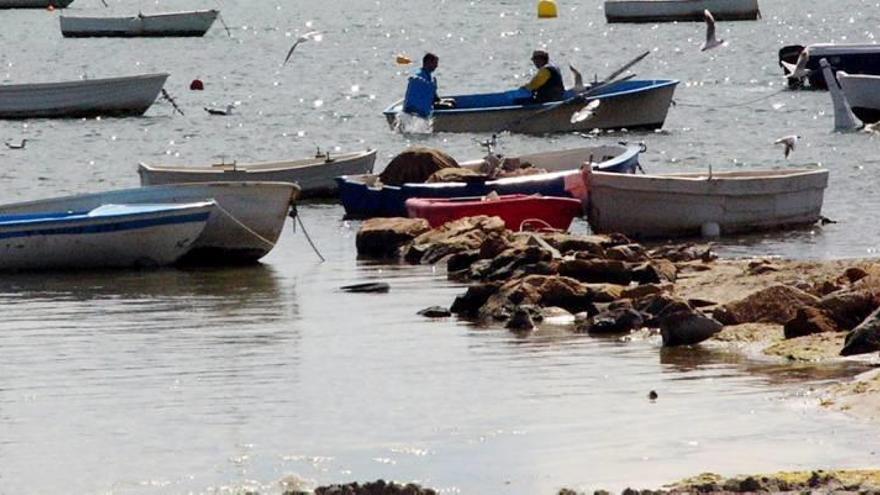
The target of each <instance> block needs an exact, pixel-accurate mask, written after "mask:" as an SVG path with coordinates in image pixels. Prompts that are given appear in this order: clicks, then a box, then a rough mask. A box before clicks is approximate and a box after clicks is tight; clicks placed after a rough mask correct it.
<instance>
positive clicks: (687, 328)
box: [660, 310, 724, 347]
mask: <svg viewBox="0 0 880 495" xmlns="http://www.w3.org/2000/svg"><path fill="white" fill-rule="evenodd" d="M723 327H724V326H723V325H722V324H721V323H719V322H718V321H716V320H715V319H713V318H710V317H708V316H706V315H704V314H702V313H698V312H696V311H693V310H691V311H678V312H675V313H672V314H670V315H668V316H665V317H663V318H662V319H661V320H660V335H661V336H662V337H663V346H664V347H675V346H680V345H695V344H699V343H700V342H702V341H704V340H706V339H709V338H710V337H712V336H713V335H715V334H716V333H718V332H720V331H721V329H722V328H723Z"/></svg>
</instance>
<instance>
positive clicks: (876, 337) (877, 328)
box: [840, 309, 880, 356]
mask: <svg viewBox="0 0 880 495" xmlns="http://www.w3.org/2000/svg"><path fill="white" fill-rule="evenodd" d="M877 351H880V309H877V310H875V311H874V312H873V313H871V314H870V315H868V317H867V318H865V321H863V322H862V323H861V324H859V326H857V327H855V328H854V329H852V331H850V332H849V333H848V334H847V336H846V341H844V344H843V349H842V350H841V351H840V355H841V356H853V355H856V354H867V353H869V352H877Z"/></svg>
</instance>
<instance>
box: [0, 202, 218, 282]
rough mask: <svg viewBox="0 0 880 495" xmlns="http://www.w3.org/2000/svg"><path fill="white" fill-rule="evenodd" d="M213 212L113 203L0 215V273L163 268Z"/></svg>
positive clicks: (201, 207)
mask: <svg viewBox="0 0 880 495" xmlns="http://www.w3.org/2000/svg"><path fill="white" fill-rule="evenodd" d="M214 207H215V203H214V202H213V201H201V202H197V203H185V204H142V205H127V204H118V205H103V206H99V207H97V208H94V209H91V210H88V211H62V212H54V213H26V214H17V215H0V270H4V271H31V270H59V269H85V268H125V267H143V266H162V265H168V264H171V263H174V262H175V261H177V260H178V259H179V258H180V257H182V256H183V255H184V254H186V252H187V251H189V249H190V248H191V247H192V245H193V244H194V243H195V241H196V239H198V237H199V235H201V233H202V231H203V230H204V229H205V225H206V224H207V222H208V218H209V217H210V216H211V212H212V210H213V209H214Z"/></svg>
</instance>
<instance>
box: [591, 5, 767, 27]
mask: <svg viewBox="0 0 880 495" xmlns="http://www.w3.org/2000/svg"><path fill="white" fill-rule="evenodd" d="M704 10H709V11H710V12H712V16H713V17H715V20H716V21H754V20H756V19H759V18H760V17H761V11H760V9H759V8H758V0H665V1H664V0H611V1H606V2H605V19H606V20H607V21H608V22H675V21H699V22H703V20H704V19H703V11H704Z"/></svg>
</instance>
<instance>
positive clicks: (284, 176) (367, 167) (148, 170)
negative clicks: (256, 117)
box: [138, 150, 376, 198]
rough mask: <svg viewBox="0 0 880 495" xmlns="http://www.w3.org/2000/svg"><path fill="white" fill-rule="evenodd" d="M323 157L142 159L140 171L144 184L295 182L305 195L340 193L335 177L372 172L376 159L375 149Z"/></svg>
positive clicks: (328, 195) (334, 194) (308, 196)
mask: <svg viewBox="0 0 880 495" xmlns="http://www.w3.org/2000/svg"><path fill="white" fill-rule="evenodd" d="M331 159H332V161H327V160H326V159H325V158H324V157H322V158H309V159H305V160H291V161H280V162H263V163H245V164H220V165H201V166H192V167H181V166H174V165H148V164H144V163H141V164H140V165H139V166H138V174H139V175H140V177H141V185H144V186H148V185H160V184H180V183H187V182H227V181H236V182H247V181H266V182H294V183H296V184H297V185H299V187H300V189H301V190H302V193H301V197H302V198H316V197H331V196H336V195H338V193H339V191H338V187H337V185H336V181H335V180H334V179H335V178H336V177H339V176H342V175H358V174H369V173H371V172H372V171H373V164H374V163H375V161H376V150H368V151H364V152H358V153H343V154H338V155H336V156H331Z"/></svg>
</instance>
